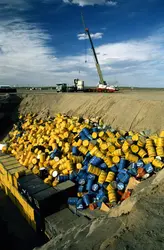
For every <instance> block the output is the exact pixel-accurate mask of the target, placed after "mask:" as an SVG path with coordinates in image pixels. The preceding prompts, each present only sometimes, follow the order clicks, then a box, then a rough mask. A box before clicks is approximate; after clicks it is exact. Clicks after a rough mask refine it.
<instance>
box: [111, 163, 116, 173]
mask: <svg viewBox="0 0 164 250" xmlns="http://www.w3.org/2000/svg"><path fill="white" fill-rule="evenodd" d="M110 171H112V172H114V173H117V172H118V168H117V166H116V165H114V166H112V167H111V168H110Z"/></svg>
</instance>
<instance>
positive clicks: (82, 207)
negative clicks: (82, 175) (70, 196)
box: [76, 199, 84, 210]
mask: <svg viewBox="0 0 164 250" xmlns="http://www.w3.org/2000/svg"><path fill="white" fill-rule="evenodd" d="M76 208H77V209H78V210H80V209H84V204H83V199H79V200H78V202H77V203H76Z"/></svg>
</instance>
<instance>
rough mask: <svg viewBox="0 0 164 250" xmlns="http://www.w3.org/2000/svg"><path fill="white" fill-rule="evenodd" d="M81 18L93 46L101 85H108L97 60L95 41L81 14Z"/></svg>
mask: <svg viewBox="0 0 164 250" xmlns="http://www.w3.org/2000/svg"><path fill="white" fill-rule="evenodd" d="M81 18H82V23H83V26H84V30H85V32H86V33H87V35H88V38H89V41H90V44H91V48H92V51H93V56H94V59H95V64H96V69H97V73H98V75H99V79H100V84H102V85H106V82H105V81H104V79H103V75H102V71H101V68H100V64H99V61H98V58H97V55H96V51H95V48H94V45H93V41H92V38H91V35H90V32H89V29H88V28H86V26H85V22H84V17H83V14H82V13H81Z"/></svg>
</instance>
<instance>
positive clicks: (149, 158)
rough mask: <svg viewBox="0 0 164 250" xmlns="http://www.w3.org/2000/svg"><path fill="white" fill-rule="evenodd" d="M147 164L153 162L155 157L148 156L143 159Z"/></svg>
mask: <svg viewBox="0 0 164 250" xmlns="http://www.w3.org/2000/svg"><path fill="white" fill-rule="evenodd" d="M142 160H143V162H144V163H145V164H148V163H151V162H153V160H154V157H146V158H143V159H142Z"/></svg>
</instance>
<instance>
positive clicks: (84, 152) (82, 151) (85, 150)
mask: <svg viewBox="0 0 164 250" xmlns="http://www.w3.org/2000/svg"><path fill="white" fill-rule="evenodd" d="M78 149H79V151H80V152H81V153H82V154H83V155H86V154H87V153H88V149H87V148H85V147H84V146H80V147H79V148H78Z"/></svg>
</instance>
